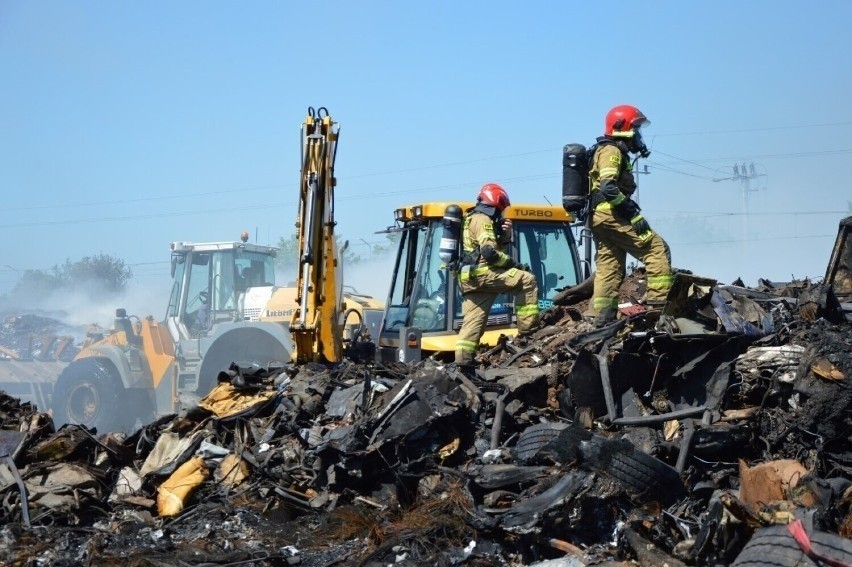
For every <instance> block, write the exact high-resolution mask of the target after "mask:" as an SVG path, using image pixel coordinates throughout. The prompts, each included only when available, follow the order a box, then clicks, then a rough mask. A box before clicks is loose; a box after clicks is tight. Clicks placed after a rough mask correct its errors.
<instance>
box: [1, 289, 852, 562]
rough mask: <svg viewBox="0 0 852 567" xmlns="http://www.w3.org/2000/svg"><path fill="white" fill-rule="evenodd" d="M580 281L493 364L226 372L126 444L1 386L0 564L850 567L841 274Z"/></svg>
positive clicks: (850, 328) (847, 340)
mask: <svg viewBox="0 0 852 567" xmlns="http://www.w3.org/2000/svg"><path fill="white" fill-rule="evenodd" d="M642 284H643V282H642V279H641V273H637V274H634V276H633V277H631V278H629V279H628V281H627V283H626V284H625V288H624V289H623V290H624V292H625V293H624V294H623V297H622V299H623V301H624V303H623V304H622V307H621V311H622V317H621V318H620V319H619V320H617V321H616V322H615V323H613V324H611V325H609V326H606V327H602V328H594V327H593V326H592V325H590V323H588V322H587V321H586V320H585V319H584V318H583V316H582V315H583V311H584V309H583V303H582V302H583V301H584V295H583V292H582V290H572V291H573V292H574V293H565V294H563V296H562V297H561V300H560V301H559V303H560V305H557V306H554V307H553V308H551V309H549V310H548V311H547V312H545V313H544V317H543V321H544V323H545V325H544V326H543V327H542V328H541V329H540V330H539V331H538V332H537V333H536V334H535V335H533V336H532V337H528V338H521V339H510V338H506V339H505V340H503V341H502V342H500V344H498V345H497V346H495V347H493V348H490V349H485V348H483V349H482V350H481V351H480V353H479V358H478V363H479V364H478V367H477V369H476V372H475V373H469V372H467V373H466V372H462V371H460V369H458V368H456V367H454V365H452V364H441V363H439V362H436V361H433V360H426V361H423V362H421V363H419V364H418V365H416V366H406V365H402V364H400V365H381V364H377V363H368V364H355V363H348V362H347V363H342V364H340V365H338V366H336V367H334V368H328V367H326V366H320V365H311V364H308V365H301V366H291V365H287V366H284V367H281V368H271V369H270V368H251V367H240V366H236V365H232V366H231V367H230V368H229V369H227V370H224V371H223V372H222V373H221V374H220V375H219V382H218V385H217V386H216V387H215V388H214V389H213V391H211V392H210V393H209V394H208V395H207V396H206V397H205V398H203V399H202V400H201V402H200V403H199V405H198V407H196V408H193V409H191V410H187V411H185V412H183V413H182V414H180V415H172V416H166V417H163V418H161V419H159V420H158V421H155V422H153V423H150V424H148V425H146V426H144V427H143V428H141V429H139V430H137V431H136V432H134V433H133V434H131V435H129V436H122V435H120V434H115V433H106V434H102V433H103V432H95V431H90V430H86V429H85V428H82V427H79V426H66V427H64V428H62V429H60V430H59V431H55V430H54V427H53V423H52V421H51V419H50V417H49V416H47V415H45V414H42V413H38V412H37V411H36V409H35V408H34V407H32V406H29V405H21V404H19V403H18V402H17V401H16V400H15V399H13V398H11V397H8V396H5V395H4V396H0V420H2V431H0V495H2V503H3V507H2V508H0V517H2V527H0V540H2V542H3V545H0V563H3V564H12V565H77V564H91V565H100V564H125V565H201V564H203V565H225V564H227V565H251V564H254V565H296V564H299V565H337V564H341V565H342V564H347V565H350V564H351V565H533V564H538V565H570V566H579V565H593V564H606V563H608V564H617V563H619V562H622V563H624V564H642V565H663V564H668V565H683V564H685V565H720V564H731V563H733V564H735V565H769V564H771V565H802V564H804V565H808V564H815V565H850V562H852V540H850V539H849V538H850V536H852V481H850V479H852V475H851V474H850V473H851V472H852V443H851V442H850V435H852V410H850V408H851V407H852V404H850V400H852V348H850V347H851V346H852V325H850V324H849V320H848V319H849V313H848V310H847V311H844V307H847V308H848V304H844V303H841V302H840V301H838V299H837V297H836V296H835V295H834V294H833V293H832V290H831V286H826V285H812V284H810V283H808V282H804V283H801V282H800V283H796V284H791V285H789V286H777V285H769V284H768V283H767V285H763V286H759V287H758V288H746V287H743V286H736V285H719V284H717V283H716V282H714V281H713V280H709V279H706V278H700V277H696V276H693V275H691V274H688V273H679V274H678V275H677V277H676V283H675V287H674V289H673V290H672V293H671V294H670V295H669V300H668V302H667V303H666V305H665V306H664V307H663V308H662V309H661V310H646V309H645V308H644V307H643V306H642V305H641V304H640V303H639V302H638V301H634V300H636V299H638V298H640V297H641V294H642V289H641V287H642Z"/></svg>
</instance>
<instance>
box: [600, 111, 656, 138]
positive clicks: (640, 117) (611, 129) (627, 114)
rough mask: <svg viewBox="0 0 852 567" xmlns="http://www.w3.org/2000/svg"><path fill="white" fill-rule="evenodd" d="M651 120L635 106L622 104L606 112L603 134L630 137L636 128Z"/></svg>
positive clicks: (614, 136)
mask: <svg viewBox="0 0 852 567" xmlns="http://www.w3.org/2000/svg"><path fill="white" fill-rule="evenodd" d="M650 123H651V121H650V120H648V118H647V117H646V116H645V115H644V114H642V111H641V110H639V109H638V108H636V107H635V106H632V105H629V104H622V105H619V106H616V107H613V109H612V110H610V111H609V112H607V113H606V120H605V123H604V124H605V127H604V136H612V137H613V138H632V137H633V135H634V134H635V133H636V129H637V128H641V127H642V126H644V125H647V124H650Z"/></svg>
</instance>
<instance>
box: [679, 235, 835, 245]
mask: <svg viewBox="0 0 852 567" xmlns="http://www.w3.org/2000/svg"><path fill="white" fill-rule="evenodd" d="M835 237H837V233H834V234H810V235H807V236H767V237H763V238H732V239H729V240H701V241H698V242H670V243H669V244H670V245H678V246H698V245H700V244H729V243H737V242H758V241H762V240H773V241H775V240H803V239H806V238H835Z"/></svg>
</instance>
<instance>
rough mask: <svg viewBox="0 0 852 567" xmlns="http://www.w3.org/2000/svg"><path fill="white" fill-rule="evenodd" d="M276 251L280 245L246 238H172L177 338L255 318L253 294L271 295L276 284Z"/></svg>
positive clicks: (171, 320) (171, 321)
mask: <svg viewBox="0 0 852 567" xmlns="http://www.w3.org/2000/svg"><path fill="white" fill-rule="evenodd" d="M274 256H275V248H270V247H266V246H257V245H253V244H247V243H242V242H223V243H209V244H190V243H183V242H174V243H172V257H171V271H172V292H171V295H170V297H169V305H168V308H167V312H166V320H167V322H168V327H169V331H170V333H171V334H172V337H173V338H174V339H175V340H176V341H177V340H180V339H186V338H195V337H202V336H206V335H207V334H209V332H210V331H211V330H212V329H213V328H214V327H215V326H216V325H217V324H219V323H223V322H233V321H241V320H245V319H250V318H252V309H253V303H252V297H253V296H254V295H261V296H264V297H265V298H266V299H268V296H269V295H271V292H272V287H273V285H274V284H275V270H274V265H273V261H274ZM247 298H248V301H247ZM261 301H263V300H261ZM259 310H260V309H259V307H258V308H257V311H258V312H259ZM254 316H255V317H256V316H257V314H254Z"/></svg>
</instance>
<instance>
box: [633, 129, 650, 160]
mask: <svg viewBox="0 0 852 567" xmlns="http://www.w3.org/2000/svg"><path fill="white" fill-rule="evenodd" d="M630 151H631V152H633V153H635V154H639V155H640V156H641V157H643V158H646V157H648V156H650V155H651V150H649V149H648V146H646V145H645V142H644V140H642V132H641V131H640V130H639V129H638V128H637V129H636V133H635V134H634V135H633V138H632V139H631V140H630Z"/></svg>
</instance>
